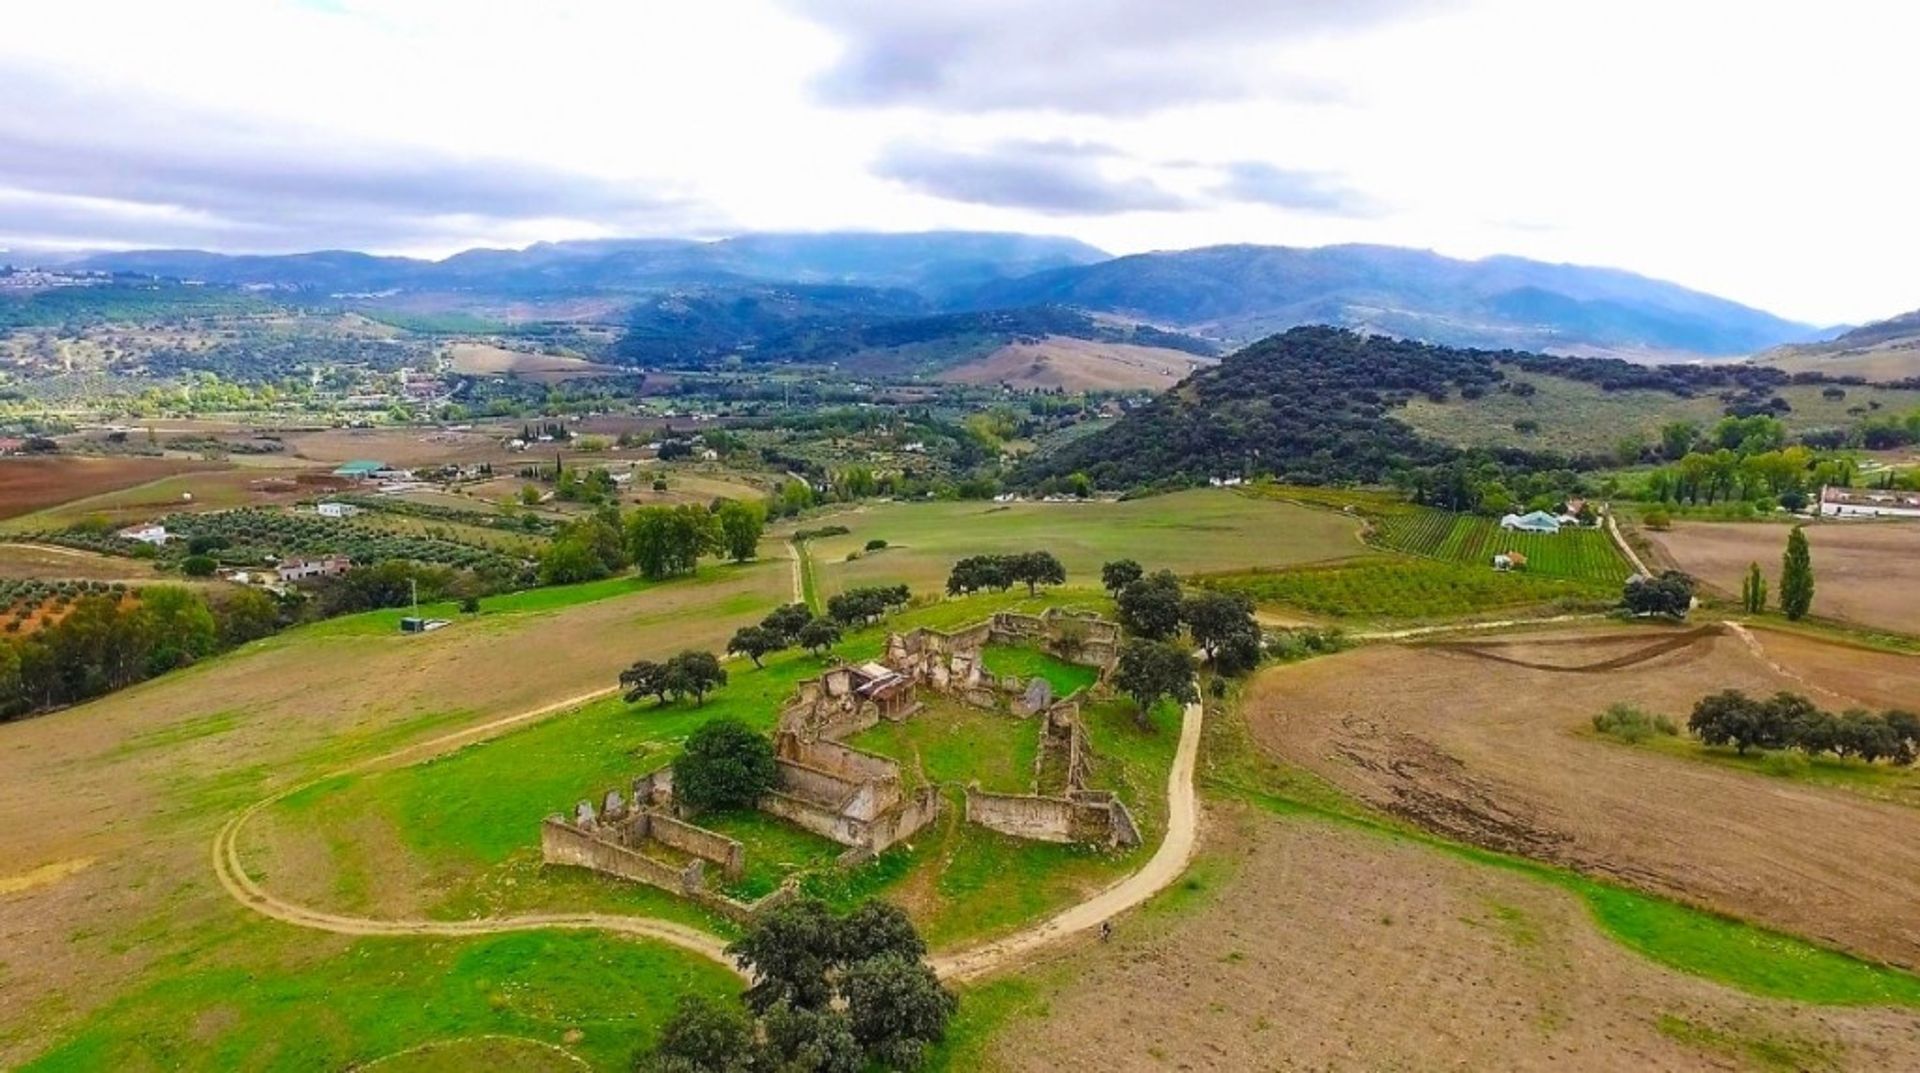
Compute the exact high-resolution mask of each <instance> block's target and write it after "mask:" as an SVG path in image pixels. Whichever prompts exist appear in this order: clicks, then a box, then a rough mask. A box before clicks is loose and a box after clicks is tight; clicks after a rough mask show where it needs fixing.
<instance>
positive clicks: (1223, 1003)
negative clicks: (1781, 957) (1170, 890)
mask: <svg viewBox="0 0 1920 1073" xmlns="http://www.w3.org/2000/svg"><path fill="white" fill-rule="evenodd" d="M1208 820H1209V825H1208V838H1209V843H1210V849H1209V851H1208V855H1209V856H1210V857H1212V858H1213V859H1214V860H1216V861H1217V860H1220V859H1222V858H1225V859H1226V860H1227V861H1229V862H1230V863H1229V864H1227V865H1226V866H1227V867H1230V868H1231V870H1232V874H1230V875H1229V876H1227V877H1226V878H1224V879H1222V880H1221V881H1219V882H1217V883H1216V884H1214V885H1213V886H1212V888H1211V889H1210V890H1208V891H1207V892H1206V893H1204V894H1201V895H1199V897H1200V898H1202V899H1204V900H1203V901H1202V902H1201V903H1200V904H1199V905H1198V906H1197V907H1195V908H1193V909H1191V910H1186V911H1182V912H1179V913H1177V914H1172V915H1163V916H1155V915H1147V916H1136V917H1131V918H1128V919H1126V920H1123V921H1122V922H1121V923H1120V925H1119V927H1118V928H1117V930H1116V932H1115V935H1114V938H1113V939H1112V940H1111V941H1110V942H1108V943H1104V944H1102V943H1098V942H1083V943H1081V944H1079V945H1078V946H1077V947H1076V948H1074V949H1073V950H1071V951H1070V952H1069V953H1067V954H1066V955H1065V956H1064V957H1061V958H1059V959H1057V960H1056V961H1055V962H1054V963H1052V964H1051V965H1048V966H1047V967H1045V968H1043V969H1042V970H1041V972H1040V973H1039V979H1040V981H1041V983H1040V985H1039V993H1038V994H1037V995H1036V996H1035V1001H1034V1002H1033V1003H1032V1007H1031V1008H1032V1010H1033V1012H1034V1014H1035V1016H1032V1017H1030V1018H1024V1019H1020V1020H1017V1021H1015V1022H1014V1023H1013V1024H1012V1025H1011V1026H1010V1027H1009V1028H1008V1029H1007V1030H1005V1031H1003V1032H1002V1033H1000V1034H999V1035H998V1036H997V1038H996V1039H995V1040H994V1042H993V1044H992V1045H991V1051H990V1053H989V1057H990V1058H991V1060H992V1061H991V1065H992V1066H993V1067H994V1068H1000V1069H1006V1070H1016V1071H1033V1073H1062V1071H1075V1070H1091V1071H1098V1073H1130V1071H1133V1070H1143V1071H1145V1070H1152V1071H1162V1070H1168V1069H1188V1070H1233V1071H1247V1070H1263V1071H1264V1070H1316V1071H1334V1070H1338V1071H1349V1070H1351V1071H1361V1070H1456V1069H1458V1070H1583V1071H1585V1070H1621V1071H1634V1073H1640V1071H1649V1070H1744V1069H1772V1070H1779V1069H1809V1070H1861V1071H1866V1070H1888V1069H1914V1068H1920V1015H1916V1014H1915V1013H1913V1012H1910V1011H1898V1010H1883V1009H1831V1008H1826V1009H1810V1008H1806V1007H1801V1006H1797V1005H1795V1004H1793V1003H1788V1002H1780V1001H1774V1000H1769V999H1761V998H1755V997H1751V996H1748V995H1744V994H1742V993H1739V992H1736V991H1732V990H1729V989H1727V988H1724V987H1721V986H1719V985H1716V984H1713V983H1711V982H1708V981H1705V980H1700V979H1697V978H1694V977H1690V976H1685V975H1681V974H1678V973H1674V972H1671V971H1669V970H1667V969H1664V968H1662V967H1660V966H1658V965H1656V964H1654V963H1653V962H1650V961H1647V960H1645V959H1642V958H1640V957H1638V956H1637V955H1635V954H1633V953H1631V952H1629V951H1628V950H1626V949H1625V948H1623V947H1621V946H1619V945H1618V944H1616V943H1614V942H1613V941H1612V940H1610V939H1608V938H1606V937H1605V936H1603V935H1601V934H1600V933H1598V932H1597V931H1596V930H1595V928H1594V927H1593V925H1592V924H1591V923H1590V921H1589V918H1588V917H1587V915H1586V912H1585V910H1584V907H1583V906H1582V905H1581V904H1580V902H1579V901H1578V899H1577V898H1575V897H1573V896H1572V895H1571V894H1568V893H1566V892H1564V891H1562V890H1559V889H1557V888H1554V887H1551V886H1548V885H1545V884H1542V883H1539V882H1537V881H1534V880H1530V879H1527V878H1526V877H1524V876H1520V875H1516V874H1512V873H1508V872H1504V871H1499V870H1494V869H1488V868H1485V867H1481V866H1478V865H1474V864H1472V863H1469V862H1466V861H1463V860H1460V859H1458V858H1455V857H1452V856H1449V855H1446V854H1444V853H1441V852H1439V851H1436V850H1433V849H1429V848H1426V847H1422V846H1419V845H1416V844H1412V843H1409V842H1405V841H1399V840H1393V839H1389V838H1385V837H1382V836H1379V835H1375V834H1371V833H1368V832H1364V831H1360V830H1356V829H1352V828H1347V827H1342V826H1338V825H1335V824H1332V823H1328V822H1326V821H1321V820H1312V819H1291V818H1279V817H1273V816H1270V815H1266V814H1257V815H1249V814H1244V813H1238V812H1230V813H1227V814H1225V815H1223V814H1222V813H1221V812H1219V811H1216V812H1213V813H1210V814H1209V816H1208ZM1203 874H1205V873H1203ZM1761 1054H1764V1055H1765V1056H1766V1060H1765V1061H1764V1062H1763V1060H1762V1059H1760V1058H1759V1057H1758V1056H1759V1055H1761ZM1774 1059H1779V1061H1778V1062H1776V1061H1774Z"/></svg>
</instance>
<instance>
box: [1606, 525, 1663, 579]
mask: <svg viewBox="0 0 1920 1073" xmlns="http://www.w3.org/2000/svg"><path fill="white" fill-rule="evenodd" d="M1607 535H1608V536H1610V537H1612V538H1613V543H1614V546H1615V547H1617V548H1619V549H1620V553H1621V554H1622V555H1625V556H1626V557H1627V561H1628V562H1630V563H1632V564H1633V568H1634V570H1636V571H1638V572H1639V573H1641V574H1644V575H1646V576H1647V577H1652V576H1653V571H1651V570H1649V569H1647V564H1646V563H1644V562H1641V561H1640V555H1639V553H1638V552H1636V551H1634V550H1633V545H1631V544H1629V543H1627V538H1626V536H1625V535H1623V534H1622V533H1621V532H1620V526H1619V525H1618V524H1617V523H1615V522H1614V520H1613V510H1612V508H1608V510H1607Z"/></svg>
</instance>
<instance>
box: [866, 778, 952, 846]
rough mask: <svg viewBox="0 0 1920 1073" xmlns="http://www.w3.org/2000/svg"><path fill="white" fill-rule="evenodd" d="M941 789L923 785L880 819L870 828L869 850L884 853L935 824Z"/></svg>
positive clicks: (868, 831)
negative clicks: (929, 825) (922, 829)
mask: <svg viewBox="0 0 1920 1073" xmlns="http://www.w3.org/2000/svg"><path fill="white" fill-rule="evenodd" d="M940 806H941V797H940V790H939V788H938V787H934V786H922V787H920V788H919V789H917V790H915V791H914V792H913V793H912V794H910V795H908V796H907V798H906V800H904V801H902V802H900V806H899V807H898V808H895V809H892V810H890V811H888V812H886V813H884V814H882V815H880V816H879V817H877V818H876V819H875V820H874V822H873V824H872V825H871V826H869V827H868V828H867V837H866V840H865V841H866V843H867V847H868V848H869V849H871V850H872V851H873V852H875V853H883V852H885V851H886V850H887V848H888V847H890V846H892V845H893V844H895V843H896V842H904V841H906V840H907V839H909V838H912V837H913V836H914V835H915V834H916V833H918V832H919V831H920V829H921V828H923V827H925V826H926V825H927V824H930V823H932V822H933V821H934V819H935V818H936V817H938V816H939V815H940Z"/></svg>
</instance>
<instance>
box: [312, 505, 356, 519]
mask: <svg viewBox="0 0 1920 1073" xmlns="http://www.w3.org/2000/svg"><path fill="white" fill-rule="evenodd" d="M314 509H315V510H316V511H318V512H319V513H320V516H321V517H322V518H351V517H353V516H354V515H356V514H358V513H360V508H359V507H356V506H354V505H353V504H351V503H322V504H320V505H319V506H317V507H315V508H314Z"/></svg>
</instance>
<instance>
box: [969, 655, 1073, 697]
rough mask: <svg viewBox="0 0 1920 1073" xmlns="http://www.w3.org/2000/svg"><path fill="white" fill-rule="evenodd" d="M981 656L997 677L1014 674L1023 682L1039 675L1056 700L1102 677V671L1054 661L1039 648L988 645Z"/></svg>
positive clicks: (987, 667)
mask: <svg viewBox="0 0 1920 1073" xmlns="http://www.w3.org/2000/svg"><path fill="white" fill-rule="evenodd" d="M981 657H982V663H983V664H984V665H985V667H986V669H987V670H988V671H990V672H992V673H993V674H996V675H1009V674H1011V675H1015V676H1017V677H1018V678H1019V679H1020V680H1021V681H1023V682H1024V681H1028V680H1030V679H1032V678H1034V677H1036V676H1038V677H1044V678H1046V680H1047V683H1048V684H1049V685H1051V686H1052V687H1053V695H1054V696H1056V697H1064V696H1067V695H1069V694H1071V693H1074V692H1077V691H1079V690H1082V689H1085V688H1087V687H1088V686H1090V685H1092V684H1093V683H1094V682H1096V681H1098V680H1099V678H1100V672H1098V671H1096V670H1094V669H1093V668H1092V667H1083V666H1081V665H1080V664H1077V663H1068V662H1066V661H1065V660H1059V659H1055V658H1053V657H1052V656H1049V655H1047V654H1046V653H1045V652H1042V651H1040V650H1039V649H1037V648H1026V647H1023V646H1020V645H988V646H987V648H986V651H984V652H982V653H981Z"/></svg>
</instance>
